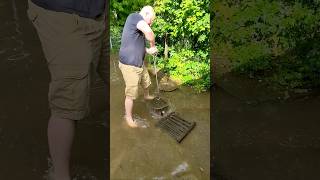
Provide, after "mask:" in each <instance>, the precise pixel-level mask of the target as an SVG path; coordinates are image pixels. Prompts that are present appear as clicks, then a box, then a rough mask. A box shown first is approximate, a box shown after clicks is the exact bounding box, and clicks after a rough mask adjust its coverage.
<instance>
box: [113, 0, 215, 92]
mask: <svg viewBox="0 0 320 180" xmlns="http://www.w3.org/2000/svg"><path fill="white" fill-rule="evenodd" d="M144 5H152V6H153V7H154V9H155V12H156V16H157V17H156V20H155V22H154V23H153V25H152V29H153V30H154V32H155V35H156V45H157V47H158V49H159V50H160V52H161V53H159V54H158V57H157V62H159V64H158V66H159V67H161V68H163V70H164V71H165V72H167V73H168V74H169V75H170V76H171V77H172V78H173V79H176V80H178V81H180V82H182V83H183V84H186V85H191V86H194V87H196V88H197V89H199V90H205V89H208V87H209V86H210V68H209V66H210V65H209V61H210V60H209V54H208V50H209V32H210V15H209V0H200V1H199V0H147V1H145V0H144V1H142V0H137V1H125V0H118V1H111V11H110V13H111V17H112V19H111V23H110V24H111V34H112V37H111V39H112V41H113V44H114V45H115V46H119V41H120V35H119V33H121V31H122V28H123V25H124V23H125V20H126V18H127V16H128V15H129V14H130V13H132V12H135V11H139V10H140V9H141V8H142V7H143V6H144ZM116 48H117V47H116Z"/></svg>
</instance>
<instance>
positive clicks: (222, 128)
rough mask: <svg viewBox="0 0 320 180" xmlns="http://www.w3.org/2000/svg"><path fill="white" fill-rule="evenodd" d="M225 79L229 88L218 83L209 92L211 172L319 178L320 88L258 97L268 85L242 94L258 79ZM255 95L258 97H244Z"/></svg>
mask: <svg viewBox="0 0 320 180" xmlns="http://www.w3.org/2000/svg"><path fill="white" fill-rule="evenodd" d="M229 83H230V84H233V85H234V86H233V89H232V90H230V87H229V86H223V87H221V86H219V85H220V84H219V85H218V86H216V87H215V88H214V89H213V92H212V99H211V103H212V104H211V108H213V109H212V120H213V121H212V122H213V123H212V129H211V131H212V136H211V137H212V142H213V143H214V144H213V146H211V147H213V156H214V157H213V156H212V163H211V167H212V175H213V178H214V179H215V180H256V179H259V180H292V179H295V180H304V179H308V180H316V179H319V177H320V172H319V168H320V151H319V150H320V131H319V126H320V121H319V115H320V112H319V106H320V93H319V92H317V93H313V94H311V95H309V96H304V97H299V98H295V99H288V100H279V99H278V100H277V97H270V98H269V99H266V98H263V99H265V101H259V98H261V94H265V95H267V94H268V93H267V92H263V93H261V91H267V90H268V88H265V89H259V91H260V93H258V92H257V93H256V94H253V93H251V94H245V93H242V92H245V91H247V92H250V91H251V90H252V89H255V90H256V86H257V84H256V85H254V84H252V86H249V85H248V84H246V80H245V79H243V80H242V81H240V82H236V81H230V82H229ZM239 84H240V85H241V84H243V86H242V87H240V86H237V85H239ZM257 91H258V90H257ZM257 94H258V95H257ZM255 95H256V96H255ZM270 96H272V95H271V94H270ZM254 99H256V102H259V103H248V102H252V101H254Z"/></svg>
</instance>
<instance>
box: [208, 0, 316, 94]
mask: <svg viewBox="0 0 320 180" xmlns="http://www.w3.org/2000/svg"><path fill="white" fill-rule="evenodd" d="M213 9H214V12H215V13H214V18H213V24H214V25H213V29H212V38H213V42H214V43H213V46H214V51H215V52H216V53H218V54H220V55H222V56H224V57H226V58H228V59H229V60H230V61H231V62H232V65H233V69H234V70H235V71H237V72H242V73H249V74H251V75H252V74H265V73H266V72H268V74H270V72H271V75H270V76H271V77H272V79H273V81H276V82H278V83H280V84H281V85H283V86H287V87H291V88H294V87H302V86H306V85H307V84H312V85H314V86H316V85H319V84H320V80H319V79H320V75H319V74H320V66H319V61H320V56H319V55H320V54H319V53H318V52H319V50H320V49H319V45H318V43H317V42H319V33H320V31H319V29H320V13H319V10H320V1H319V0H315V1H312V0H309V1H284V0H255V1H251V0H240V1H229V0H227V1H226V0H216V1H215V3H214V4H213Z"/></svg>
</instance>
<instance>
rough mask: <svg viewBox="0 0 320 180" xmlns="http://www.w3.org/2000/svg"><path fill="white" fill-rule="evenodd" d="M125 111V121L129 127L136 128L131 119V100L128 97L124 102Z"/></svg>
mask: <svg viewBox="0 0 320 180" xmlns="http://www.w3.org/2000/svg"><path fill="white" fill-rule="evenodd" d="M124 106H125V111H126V115H125V118H126V121H127V124H128V125H129V126H130V127H138V125H137V124H136V123H135V122H134V120H133V118H132V109H133V99H132V98H131V97H130V96H126V99H125V102H124Z"/></svg>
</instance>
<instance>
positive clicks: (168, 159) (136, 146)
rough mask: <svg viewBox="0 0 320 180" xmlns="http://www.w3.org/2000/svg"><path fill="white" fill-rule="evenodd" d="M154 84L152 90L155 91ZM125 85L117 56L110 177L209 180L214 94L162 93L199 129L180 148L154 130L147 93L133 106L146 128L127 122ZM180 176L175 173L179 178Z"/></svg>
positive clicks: (185, 90)
mask: <svg viewBox="0 0 320 180" xmlns="http://www.w3.org/2000/svg"><path fill="white" fill-rule="evenodd" d="M155 84H156V83H155V81H153V84H152V87H153V88H152V90H151V92H155V86H156V85H155ZM124 88H125V86H124V81H123V78H122V74H121V72H120V70H119V68H118V58H117V56H115V55H114V56H112V57H111V61H110V176H111V179H115V180H117V179H128V180H131V179H137V180H139V179H141V180H142V179H145V180H147V179H154V180H160V179H174V178H176V179H190V180H206V179H210V94H209V92H206V93H200V94H198V93H196V92H195V91H193V90H192V89H190V88H188V87H180V88H179V89H178V90H176V91H173V92H162V93H161V94H160V96H161V97H164V98H166V99H168V100H169V101H170V104H171V107H172V108H173V110H175V112H177V113H179V114H180V116H181V117H182V118H184V119H185V120H187V121H195V122H196V126H195V128H194V129H193V130H192V131H191V132H190V133H189V134H188V135H187V136H186V137H185V139H184V140H183V141H182V142H181V144H178V143H177V142H176V141H175V140H174V139H173V138H172V137H171V136H170V135H169V134H167V133H165V132H162V131H161V130H160V129H158V128H157V127H155V123H156V122H157V120H155V119H153V117H152V116H151V114H150V111H149V110H148V106H147V104H146V102H145V101H144V100H143V95H142V94H141V93H142V92H140V96H139V98H138V99H137V100H136V101H135V102H134V110H133V111H134V115H135V116H137V117H139V118H140V119H143V120H144V121H145V122H146V123H147V124H148V127H147V128H136V129H132V128H129V127H128V126H127V125H126V123H125V121H124V119H123V116H124ZM175 174H176V175H175Z"/></svg>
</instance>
